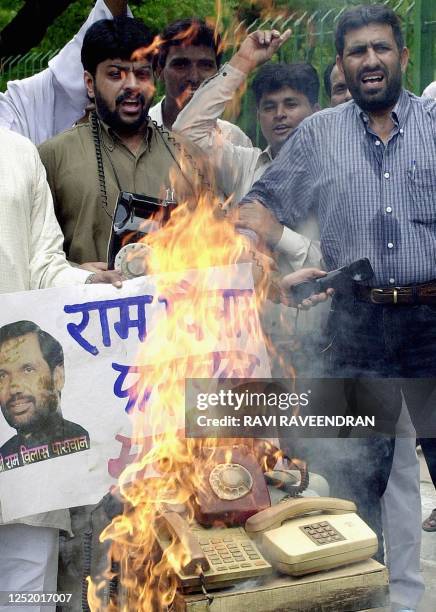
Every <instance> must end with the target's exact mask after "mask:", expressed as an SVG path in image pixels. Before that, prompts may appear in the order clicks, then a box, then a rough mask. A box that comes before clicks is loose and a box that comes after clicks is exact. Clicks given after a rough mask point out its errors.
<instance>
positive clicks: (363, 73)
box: [357, 66, 388, 81]
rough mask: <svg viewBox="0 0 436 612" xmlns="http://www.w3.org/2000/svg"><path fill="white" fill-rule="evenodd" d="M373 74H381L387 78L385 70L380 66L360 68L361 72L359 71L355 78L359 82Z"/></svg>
mask: <svg viewBox="0 0 436 612" xmlns="http://www.w3.org/2000/svg"><path fill="white" fill-rule="evenodd" d="M373 72H381V73H382V74H383V76H385V77H386V76H387V74H388V73H387V70H386V69H385V68H383V67H382V66H374V67H372V68H370V69H369V68H362V70H360V71H359V72H358V74H357V78H358V79H359V81H361V80H362V79H363V77H364V76H366V75H368V74H371V73H373Z"/></svg>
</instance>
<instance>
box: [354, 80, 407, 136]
mask: <svg viewBox="0 0 436 612" xmlns="http://www.w3.org/2000/svg"><path fill="white" fill-rule="evenodd" d="M354 106H355V109H356V112H357V113H358V114H359V116H360V118H361V119H362V121H363V122H364V124H365V125H368V123H369V117H368V115H367V114H366V112H365V111H364V110H362V109H361V108H360V106H358V104H357V103H356V102H354ZM409 110H410V96H409V93H408V92H407V91H406V90H405V89H402V90H401V93H400V96H399V98H398V100H397V103H396V104H395V106H394V108H393V109H392V111H391V116H392V120H393V121H394V123H395V125H397V126H398V127H400V128H401V127H404V124H405V123H406V119H407V116H408V114H409Z"/></svg>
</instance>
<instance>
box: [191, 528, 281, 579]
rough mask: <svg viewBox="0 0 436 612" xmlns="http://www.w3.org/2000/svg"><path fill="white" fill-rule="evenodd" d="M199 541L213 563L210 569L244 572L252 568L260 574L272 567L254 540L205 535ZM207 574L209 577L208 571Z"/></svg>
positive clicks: (213, 570)
mask: <svg viewBox="0 0 436 612" xmlns="http://www.w3.org/2000/svg"><path fill="white" fill-rule="evenodd" d="M238 535H239V534H238ZM243 535H245V534H243ZM199 542H200V545H201V548H202V550H203V552H204V553H205V554H206V556H207V559H208V561H209V563H210V565H211V570H209V571H212V572H227V571H228V570H239V571H240V572H241V573H243V572H247V571H248V570H250V568H251V570H252V571H253V570H256V572H257V573H258V574H259V573H264V572H263V571H262V569H263V570H265V571H266V570H267V569H270V565H269V563H268V562H267V561H265V560H264V559H263V558H262V557H261V556H260V554H259V551H258V550H257V547H256V546H255V545H254V544H253V543H252V542H247V540H246V538H245V537H240V538H238V539H235V538H231V537H223V538H217V537H210V538H209V539H207V540H206V539H205V538H204V536H203V537H202V538H201V539H199ZM205 574H206V579H207V575H208V572H206V573H205ZM254 575H256V574H254Z"/></svg>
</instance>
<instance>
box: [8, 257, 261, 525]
mask: <svg viewBox="0 0 436 612" xmlns="http://www.w3.org/2000/svg"><path fill="white" fill-rule="evenodd" d="M170 276H171V275H170ZM200 281H201V282H200ZM162 286H168V287H169V286H171V283H168V284H167V285H166V284H165V283H162V277H151V276H150V277H142V278H137V279H134V280H131V281H127V282H125V283H124V285H123V287H122V289H119V290H117V289H115V288H113V287H112V286H108V285H84V286H80V287H77V286H76V287H66V288H62V289H46V290H42V291H30V292H25V293H14V294H6V295H2V297H1V303H2V308H1V311H0V405H1V409H2V415H3V416H0V503H1V508H2V513H3V518H4V520H12V519H16V518H20V517H23V516H27V515H30V514H34V513H38V512H45V511H48V510H55V509H60V508H67V507H73V506H77V505H86V504H94V503H97V502H98V501H99V500H100V499H101V497H102V496H103V495H104V494H105V493H106V492H107V491H108V490H109V488H110V487H111V486H112V485H114V484H116V483H117V479H118V477H119V475H120V474H121V472H122V471H123V469H124V467H125V466H126V465H127V463H129V462H131V461H132V459H133V458H134V456H135V449H136V450H137V446H138V444H139V443H140V442H141V440H138V427H137V426H136V427H135V420H136V419H138V418H139V417H140V423H141V432H142V434H143V437H144V439H145V440H149V439H150V438H149V436H150V433H151V430H150V429H149V425H150V424H149V423H148V421H147V414H148V413H147V409H148V404H149V401H150V396H151V394H152V393H153V389H151V388H149V387H148V386H147V384H146V381H147V377H148V374H149V373H150V372H151V370H152V369H153V368H156V367H159V368H161V369H162V371H163V372H165V371H166V369H167V368H168V367H169V364H170V363H173V362H175V361H176V360H177V359H182V358H183V359H186V351H187V347H186V343H184V345H183V346H178V345H177V342H176V343H174V342H172V341H171V338H169V339H168V338H167V339H165V337H164V336H165V325H166V321H167V319H168V317H169V315H170V314H171V315H174V312H175V311H176V310H177V308H179V306H180V305H181V304H183V305H184V308H183V309H181V310H180V312H181V315H180V317H179V318H178V319H177V317H176V319H177V325H178V326H179V327H181V328H183V327H184V326H185V327H186V330H187V332H188V333H189V335H190V338H191V340H192V341H191V342H190V344H189V349H188V350H189V352H190V354H189V358H190V359H192V364H193V366H195V364H196V363H198V362H199V361H201V362H202V363H203V364H207V368H206V370H205V373H206V375H207V376H208V377H210V378H219V379H223V378H226V377H230V378H231V377H235V378H237V377H244V378H250V377H268V376H269V375H270V372H269V364H268V358H267V353H266V350H265V346H264V345H263V343H262V342H259V337H260V336H259V334H258V333H254V331H256V332H257V331H258V329H259V320H258V315H257V311H256V306H255V295H254V287H253V279H252V275H251V266H250V265H249V264H239V265H237V266H236V265H235V266H228V267H222V268H209V269H206V270H195V271H189V272H187V273H186V274H184V277H183V281H182V282H180V279H179V280H178V284H177V285H176V286H175V287H174V286H172V289H171V291H170V293H168V294H165V292H163V293H162V289H161V288H162ZM192 286H196V287H200V288H201V287H207V291H206V290H205V291H203V292H202V293H203V295H202V299H203V300H210V303H211V305H212V304H213V306H211V307H213V308H215V309H216V312H215V313H213V316H214V318H215V320H216V323H217V324H216V327H215V329H214V330H210V329H208V330H204V329H203V327H202V326H203V322H202V321H201V320H197V319H196V316H199V315H198V312H199V310H198V309H196V308H195V307H194V306H195V305H193V304H192V305H191V304H187V303H186V299H188V298H187V297H186V296H189V295H190V293H189V291H188V290H187V288H189V287H192ZM200 291H201V290H200ZM189 299H190V298H189ZM217 304H220V306H219V307H217ZM173 319H174V316H173ZM156 330H158V331H156ZM206 331H207V333H206ZM154 333H159V334H160V335H161V336H162V338H160V342H158V343H156V341H154V342H151V341H150V339H151V338H153V334H154ZM154 340H156V338H154ZM156 346H157V347H158V349H156ZM159 347H160V348H159ZM148 349H150V350H148ZM194 370H195V368H193V374H194V375H195V371H194ZM188 374H190V372H188ZM173 416H174V415H171V418H173ZM177 418H178V419H179V420H180V422H179V423H178V424H177V426H178V427H180V429H183V427H184V414H183V412H180V413H179V414H178V415H177ZM163 423H165V419H164V420H163ZM172 425H174V424H173V423H172ZM134 430H135V431H136V438H135V439H133V438H132V432H133V431H134Z"/></svg>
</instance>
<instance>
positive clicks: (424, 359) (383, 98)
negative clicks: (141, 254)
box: [244, 5, 436, 610]
mask: <svg viewBox="0 0 436 612" xmlns="http://www.w3.org/2000/svg"><path fill="white" fill-rule="evenodd" d="M336 48H337V53H338V56H337V65H338V68H339V70H340V71H342V72H343V73H344V75H345V80H346V84H347V85H348V88H349V90H350V93H351V94H352V97H353V100H352V101H350V102H348V103H347V104H340V105H339V106H337V107H335V108H333V109H328V110H325V111H321V112H320V113H317V114H315V115H313V116H312V117H310V118H308V119H306V121H305V122H304V123H303V124H302V125H301V126H300V127H299V128H298V129H297V130H296V131H295V132H294V134H292V135H291V136H290V138H289V139H288V141H287V142H286V143H285V145H284V146H283V148H282V151H281V154H280V156H279V157H278V158H277V159H276V160H275V161H274V162H273V163H272V165H271V166H270V168H268V169H267V170H266V172H265V173H264V174H263V176H262V177H261V178H260V179H259V180H258V182H257V183H255V184H254V186H253V189H252V190H251V192H250V193H249V194H248V196H247V197H246V198H244V201H247V202H250V203H251V205H252V206H253V203H254V202H256V203H257V205H258V206H266V207H268V208H269V209H271V210H273V211H274V213H275V214H276V216H277V217H278V219H279V220H280V221H281V222H282V223H285V224H287V225H289V226H291V227H293V226H295V225H296V224H297V223H299V222H301V220H303V219H304V218H305V217H306V216H307V215H308V214H309V213H310V212H311V211H317V214H318V218H319V222H320V234H321V249H322V251H323V255H324V259H325V262H326V264H327V266H328V268H329V269H334V268H337V267H340V266H341V265H344V264H346V263H349V262H350V261H353V260H356V259H358V258H360V257H365V256H366V257H368V258H369V259H370V261H371V264H372V266H373V268H374V270H375V277H374V281H373V283H370V284H368V286H360V287H359V286H358V285H356V286H353V287H352V289H351V290H350V291H349V292H348V293H347V292H343V293H342V292H337V294H336V296H335V298H334V310H333V311H332V313H331V317H330V329H331V344H330V347H329V351H328V359H327V362H328V363H327V367H328V372H329V373H330V374H333V375H336V376H342V377H350V378H353V377H365V376H366V377H376V378H377V377H378V378H389V377H396V378H403V380H402V381H401V390H402V391H403V393H404V395H405V399H406V404H407V407H408V409H409V411H410V413H411V416H412V418H413V421H414V425H415V427H416V429H417V432H418V434H419V431H421V433H422V434H424V435H427V436H428V435H431V434H432V435H435V413H434V410H432V409H431V402H428V401H427V400H428V398H429V396H430V394H431V392H432V391H433V387H434V383H432V381H431V380H417V379H423V378H426V377H428V379H432V378H434V377H435V374H436V371H435V363H436V360H435V351H436V336H435V332H434V330H435V329H436V327H435V322H436V319H435V317H436V309H435V304H436V301H435V297H434V295H435V294H436V282H435V278H436V274H435V271H434V259H435V256H436V254H435V246H434V245H435V242H436V241H435V227H436V225H435V222H436V216H435V207H434V202H435V199H436V191H435V189H436V170H435V168H436V142H435V139H434V133H435V125H436V103H435V102H434V101H432V100H428V99H427V100H426V99H422V98H417V97H416V96H414V95H413V94H411V93H409V92H407V91H406V90H404V89H403V88H402V74H403V72H404V71H405V69H406V67H407V62H408V57H409V54H408V50H407V48H406V47H405V46H404V40H403V36H402V32H401V25H400V22H399V19H398V17H397V16H396V15H395V13H394V12H393V11H392V10H391V9H389V8H387V7H386V6H383V5H373V6H364V7H358V8H354V9H350V10H349V11H346V12H344V13H343V14H342V16H341V18H340V20H339V22H338V26H337V31H336ZM326 356H327V355H326ZM412 377H414V380H413V379H412ZM410 379H412V380H410ZM387 383H389V381H387ZM397 390H398V387H397ZM398 391H399V390H398ZM391 400H392V401H391V402H390V403H391V405H390V406H387V407H386V408H390V410H391V413H390V416H391V419H392V421H393V423H395V419H396V417H397V416H398V415H399V412H400V410H401V396H400V394H399V392H398V393H395V394H394V396H392V397H391ZM430 432H431V434H430ZM349 442H352V443H357V442H359V447H360V453H359V456H357V453H356V445H350V453H351V455H350V457H349V460H348V461H347V465H346V466H344V467H346V471H344V470H342V471H339V470H338V474H340V476H341V478H342V482H337V483H336V484H337V486H338V488H340V487H341V486H342V487H345V488H347V489H348V490H347V492H346V493H345V495H347V494H348V495H350V496H352V497H355V499H356V501H357V503H358V506H359V507H360V510H361V511H362V512H363V513H364V514H366V513H368V520H370V522H372V523H373V526H374V527H375V528H376V529H378V531H379V533H380V518H379V516H378V517H377V514H378V515H379V511H378V510H377V507H378V506H379V504H378V500H379V498H380V497H381V496H382V495H383V492H384V489H385V487H386V482H387V479H388V477H389V472H390V466H391V463H392V455H393V443H392V442H391V441H390V440H389V438H372V439H368V440H367V441H362V442H361V441H360V440H350V441H349ZM430 443H431V444H434V443H435V440H434V439H432V440H431V441H430ZM364 468H369V471H368V470H366V469H364ZM364 474H365V475H366V476H368V478H367V482H366V485H368V484H369V485H370V487H369V488H367V490H366V491H365V489H364V487H362V485H361V480H362V477H363V475H364ZM344 476H345V478H344ZM371 483H372V484H371ZM416 486H419V482H417V483H416ZM332 493H333V494H338V493H340V491H339V490H338V489H336V491H335V490H333V491H332ZM363 493H364V494H365V496H367V497H366V499H364V498H363V497H362V494H363ZM342 494H344V491H343V492H342ZM369 494H370V497H369ZM403 503H407V500H404V502H403ZM389 518H390V520H391V521H392V523H393V524H395V522H396V520H397V518H396V515H395V511H394V509H391V515H390V517H389ZM397 524H398V523H397ZM399 529H401V525H399ZM388 544H389V543H388ZM402 544H403V546H400V547H399V548H398V550H395V551H394V550H389V546H388V553H389V556H392V555H396V556H399V557H401V558H403V559H404V560H406V559H407V557H408V555H411V558H412V556H413V559H415V558H416V546H415V543H414V542H408V541H407V542H406V541H404V542H403V543H402ZM418 553H419V551H418ZM418 560H419V554H418ZM411 562H413V563H415V560H413V561H411ZM403 578H404V580H403V582H402V584H397V585H394V586H396V590H395V598H394V597H393V595H394V593H392V599H393V601H394V604H393V609H395V610H401V609H403V610H406V609H409V610H411V609H413V608H415V607H416V605H417V603H418V601H419V599H420V596H421V594H422V585H419V584H415V585H413V584H411V585H409V587H408V588H407V582H408V580H407V578H408V564H407V563H405V564H404V576H403Z"/></svg>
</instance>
